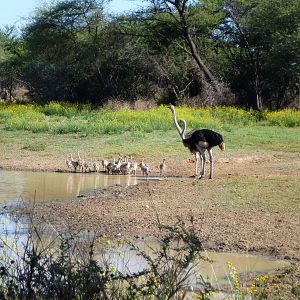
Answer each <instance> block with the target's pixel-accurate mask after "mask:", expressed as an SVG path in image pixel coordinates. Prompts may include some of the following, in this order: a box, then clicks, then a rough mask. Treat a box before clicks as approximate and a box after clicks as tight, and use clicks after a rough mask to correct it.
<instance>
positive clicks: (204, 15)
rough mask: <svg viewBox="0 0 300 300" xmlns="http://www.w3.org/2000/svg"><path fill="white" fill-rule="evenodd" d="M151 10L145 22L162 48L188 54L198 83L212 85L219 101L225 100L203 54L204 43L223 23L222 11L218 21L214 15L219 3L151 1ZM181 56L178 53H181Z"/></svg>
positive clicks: (147, 11)
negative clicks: (220, 22)
mask: <svg viewBox="0 0 300 300" xmlns="http://www.w3.org/2000/svg"><path fill="white" fill-rule="evenodd" d="M148 2H149V4H150V5H149V7H148V8H147V10H146V12H144V14H145V17H144V22H145V26H146V27H147V30H148V32H151V34H152V36H154V37H155V38H154V39H153V37H152V41H155V42H156V43H157V44H158V45H159V46H160V47H161V46H165V47H168V48H169V47H170V45H171V46H173V47H176V48H177V49H179V50H180V51H181V52H184V53H186V54H187V55H189V56H190V58H191V59H192V60H193V62H194V66H196V69H197V72H196V74H195V73H194V75H197V78H198V81H199V82H201V83H202V85H206V86H207V84H209V85H210V86H211V87H212V88H213V90H214V91H215V100H221V99H223V98H224V95H223V90H222V84H221V82H220V79H218V77H217V76H216V75H215V74H214V73H213V72H212V70H211V68H210V67H209V66H208V64H209V62H206V61H205V55H204V51H203V52H201V47H199V45H200V44H201V39H203V40H207V38H208V37H209V35H210V33H211V30H213V28H214V26H215V25H216V24H218V22H219V21H220V18H221V15H222V12H220V10H219V11H218V13H216V14H215V16H214V17H212V16H213V14H212V11H215V9H216V7H218V4H219V1H214V0H210V1H188V0H149V1H148ZM177 52H178V50H177Z"/></svg>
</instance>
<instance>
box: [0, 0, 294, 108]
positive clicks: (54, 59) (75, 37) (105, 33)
mask: <svg viewBox="0 0 300 300" xmlns="http://www.w3.org/2000/svg"><path fill="white" fill-rule="evenodd" d="M144 4H145V5H144V7H142V8H141V9H140V10H139V11H135V12H131V13H126V14H124V15H117V16H111V15H107V14H106V13H105V1H99V0H98V1H97V0H60V1H55V3H54V4H49V5H48V6H42V7H40V8H39V9H37V10H36V12H35V14H34V15H33V16H32V17H31V19H29V20H28V22H27V24H26V26H24V27H23V28H20V29H19V31H17V29H16V28H14V27H6V28H2V30H0V98H3V99H6V100H14V99H18V97H20V95H19V94H18V93H17V92H18V91H19V90H20V87H23V88H24V87H25V88H26V89H27V90H28V93H27V97H29V99H30V100H33V101H35V102H38V103H45V102H48V101H51V100H53V99H59V100H60V101H68V102H73V103H91V104H92V105H93V106H102V105H103V104H105V103H106V102H107V101H108V100H109V99H119V100H126V101H135V100H136V99H147V100H146V101H150V100H151V101H152V100H154V101H156V102H158V103H169V102H173V103H182V102H184V101H186V103H193V104H196V105H197V106H214V105H216V104H222V105H228V104H231V105H232V104H234V105H239V106H243V107H247V108H251V107H252V108H254V109H259V110H262V109H265V108H268V109H270V110H274V109H280V108H284V107H287V106H288V105H291V104H294V105H299V82H300V80H299V78H300V53H299V48H300V13H299V12H300V2H299V1H298V0H290V1H285V0H198V1H189V0H179V1H170V0H149V1H145V3H144ZM297 101H298V102H297Z"/></svg>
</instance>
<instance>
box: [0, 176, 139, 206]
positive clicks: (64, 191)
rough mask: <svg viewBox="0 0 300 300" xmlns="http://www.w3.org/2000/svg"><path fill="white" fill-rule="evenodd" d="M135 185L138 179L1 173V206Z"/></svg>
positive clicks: (67, 197) (58, 198)
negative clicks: (117, 186)
mask: <svg viewBox="0 0 300 300" xmlns="http://www.w3.org/2000/svg"><path fill="white" fill-rule="evenodd" d="M136 183H137V177H134V176H124V175H105V174H100V173H54V172H53V173H51V172H26V171H0V205H2V206H3V205H12V204H14V203H16V202H18V201H55V200H68V199H72V198H74V197H76V196H79V195H81V194H82V193H84V192H88V191H92V190H95V189H98V188H105V187H108V186H113V185H116V184H119V185H134V184H136Z"/></svg>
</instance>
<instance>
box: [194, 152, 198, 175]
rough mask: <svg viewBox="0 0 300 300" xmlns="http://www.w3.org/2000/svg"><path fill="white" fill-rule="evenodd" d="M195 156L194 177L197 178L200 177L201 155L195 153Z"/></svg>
mask: <svg viewBox="0 0 300 300" xmlns="http://www.w3.org/2000/svg"><path fill="white" fill-rule="evenodd" d="M194 155H195V175H194V177H197V176H198V161H199V153H198V152H195V153H194Z"/></svg>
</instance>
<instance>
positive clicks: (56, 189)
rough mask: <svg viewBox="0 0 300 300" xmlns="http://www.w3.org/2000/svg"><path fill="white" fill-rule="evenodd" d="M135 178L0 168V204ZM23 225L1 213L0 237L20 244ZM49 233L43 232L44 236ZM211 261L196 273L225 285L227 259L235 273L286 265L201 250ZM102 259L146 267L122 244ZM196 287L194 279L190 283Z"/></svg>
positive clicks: (63, 195) (59, 196) (122, 266)
mask: <svg viewBox="0 0 300 300" xmlns="http://www.w3.org/2000/svg"><path fill="white" fill-rule="evenodd" d="M137 180H138V179H137V178H135V177H130V176H117V175H116V176H107V175H103V174H81V173H77V174H75V173H48V172H15V171H0V207H3V206H5V205H11V204H14V203H16V202H18V201H20V199H22V200H24V201H33V199H35V201H53V200H67V199H70V198H73V197H76V196H78V195H80V194H82V193H85V192H87V191H92V190H94V189H96V188H101V187H102V188H103V187H108V186H111V185H115V184H121V185H132V184H136V183H137ZM26 227H27V226H26V224H24V223H23V224H17V223H15V222H14V221H13V220H12V218H11V217H8V216H5V215H3V214H2V215H1V214H0V238H8V240H14V236H15V234H16V232H18V234H19V239H20V240H19V242H20V245H21V244H22V242H24V241H25V240H26V239H27V228H26ZM52 234H53V232H52V233H49V234H46V235H45V239H47V238H49V237H50V236H51V235H52ZM149 245H150V248H152V249H157V247H159V246H158V243H156V242H147V243H145V242H142V243H139V244H138V246H139V247H140V249H142V250H145V251H146V248H147V247H148V246H149ZM204 255H207V256H208V257H209V259H211V260H212V261H213V263H208V262H203V261H200V262H199V264H198V265H197V266H196V272H197V273H198V274H201V275H202V276H203V278H205V279H207V280H208V281H210V282H211V283H212V284H213V285H214V286H218V285H220V286H221V285H224V284H228V277H227V276H228V272H229V271H228V268H227V262H228V261H230V262H231V263H232V264H233V266H235V268H236V269H237V272H238V273H247V274H249V273H264V272H267V271H270V270H274V269H277V268H282V267H284V266H286V265H287V263H286V262H284V261H278V260H276V261H275V260H273V259H271V258H269V257H263V256H254V255H249V254H234V253H204ZM105 258H106V259H108V260H109V261H110V262H111V263H112V264H114V265H115V266H116V267H117V268H118V269H119V270H120V271H123V270H128V269H129V270H130V272H138V271H141V270H142V269H143V268H145V262H144V261H143V260H142V258H141V256H139V255H138V254H137V253H136V252H134V251H132V250H130V249H129V247H128V246H122V247H120V248H119V249H117V250H116V249H114V250H110V251H108V252H106V255H105ZM191 285H193V286H194V287H195V288H198V287H199V286H198V285H197V282H196V280H194V281H192V282H191Z"/></svg>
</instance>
